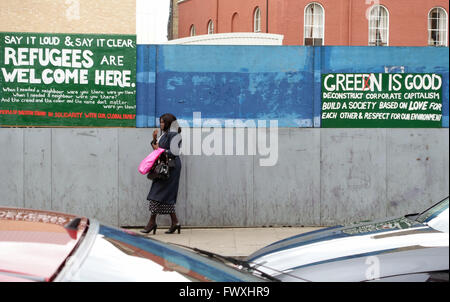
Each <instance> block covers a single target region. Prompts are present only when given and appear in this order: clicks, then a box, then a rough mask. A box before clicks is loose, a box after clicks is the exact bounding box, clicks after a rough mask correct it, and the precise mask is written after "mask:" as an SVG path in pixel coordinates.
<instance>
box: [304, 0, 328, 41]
mask: <svg viewBox="0 0 450 302" xmlns="http://www.w3.org/2000/svg"><path fill="white" fill-rule="evenodd" d="M304 21H305V24H304V29H305V32H304V35H303V37H304V44H305V45H319V46H321V45H323V36H324V23H325V12H324V9H323V7H322V6H321V5H320V4H318V3H310V4H308V6H306V8H305V19H304Z"/></svg>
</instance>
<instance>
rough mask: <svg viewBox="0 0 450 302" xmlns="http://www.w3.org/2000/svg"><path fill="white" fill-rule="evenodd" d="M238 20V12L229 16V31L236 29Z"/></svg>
mask: <svg viewBox="0 0 450 302" xmlns="http://www.w3.org/2000/svg"><path fill="white" fill-rule="evenodd" d="M238 20H239V14H238V13H234V14H233V17H231V32H232V33H234V32H235V31H236V30H237V28H238V27H237V24H238Z"/></svg>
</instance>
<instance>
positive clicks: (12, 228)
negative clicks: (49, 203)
mask: <svg viewBox="0 0 450 302" xmlns="http://www.w3.org/2000/svg"><path fill="white" fill-rule="evenodd" d="M75 218H76V216H74V215H68V214H63V213H58V212H51V211H38V210H31V209H21V208H6V207H0V281H51V280H52V279H53V278H54V277H55V274H56V273H57V272H58V270H59V269H60V268H61V266H62V265H63V264H64V262H65V260H66V259H67V258H68V256H69V255H70V254H71V252H72V251H73V249H74V248H75V246H76V245H77V243H78V242H79V240H80V238H81V235H82V234H83V232H84V230H85V229H86V227H87V219H86V218H81V220H80V222H79V223H77V224H75V226H74V227H73V226H72V228H71V227H67V225H68V224H69V223H70V222H71V221H73V220H74V219H75ZM65 226H66V227H65Z"/></svg>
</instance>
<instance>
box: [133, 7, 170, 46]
mask: <svg viewBox="0 0 450 302" xmlns="http://www.w3.org/2000/svg"><path fill="white" fill-rule="evenodd" d="M169 10H170V1H169V0H136V36H137V37H136V39H137V41H136V42H137V43H138V44H161V43H164V42H167V22H168V21H169Z"/></svg>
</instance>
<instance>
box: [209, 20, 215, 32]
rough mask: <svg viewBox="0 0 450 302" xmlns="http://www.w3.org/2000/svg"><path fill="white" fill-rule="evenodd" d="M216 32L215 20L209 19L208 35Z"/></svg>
mask: <svg viewBox="0 0 450 302" xmlns="http://www.w3.org/2000/svg"><path fill="white" fill-rule="evenodd" d="M213 33H214V22H213V21H212V20H209V22H208V35H211V34H213Z"/></svg>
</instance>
